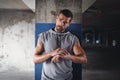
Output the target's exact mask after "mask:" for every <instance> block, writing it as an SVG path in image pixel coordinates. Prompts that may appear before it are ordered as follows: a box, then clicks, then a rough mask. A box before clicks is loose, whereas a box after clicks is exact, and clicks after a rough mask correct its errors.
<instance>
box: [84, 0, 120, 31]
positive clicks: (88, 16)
mask: <svg viewBox="0 0 120 80" xmlns="http://www.w3.org/2000/svg"><path fill="white" fill-rule="evenodd" d="M119 5H120V0H96V2H95V3H94V4H93V5H92V6H91V7H89V8H88V9H87V10H86V11H85V12H84V13H83V28H84V30H86V29H95V30H101V31H103V30H105V31H106V30H109V31H110V30H119V31H120V29H118V28H119V26H120V22H119V21H120V6H119Z"/></svg>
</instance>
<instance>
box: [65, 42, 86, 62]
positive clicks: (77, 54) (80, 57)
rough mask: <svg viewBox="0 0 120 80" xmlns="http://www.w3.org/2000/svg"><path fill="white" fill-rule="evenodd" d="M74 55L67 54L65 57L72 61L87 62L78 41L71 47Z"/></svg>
mask: <svg viewBox="0 0 120 80" xmlns="http://www.w3.org/2000/svg"><path fill="white" fill-rule="evenodd" d="M73 52H74V55H67V58H68V59H70V60H71V61H72V62H74V63H80V64H83V63H87V57H86V53H85V51H84V50H83V49H82V47H81V46H80V42H79V41H77V42H76V43H75V45H74V47H73Z"/></svg>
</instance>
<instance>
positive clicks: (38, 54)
mask: <svg viewBox="0 0 120 80" xmlns="http://www.w3.org/2000/svg"><path fill="white" fill-rule="evenodd" d="M43 50H44V46H43V44H42V41H41V39H39V41H38V43H37V46H36V48H35V53H34V63H35V64H38V63H42V62H44V61H46V60H48V59H49V58H51V57H54V56H56V55H59V54H63V55H64V53H59V50H60V48H57V49H56V50H53V51H51V52H48V53H45V54H42V52H43Z"/></svg>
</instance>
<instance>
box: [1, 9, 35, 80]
mask: <svg viewBox="0 0 120 80" xmlns="http://www.w3.org/2000/svg"><path fill="white" fill-rule="evenodd" d="M34 30H35V13H33V12H32V11H31V10H12V9H9V10H7V9H0V80H34V64H33V62H32V60H33V59H32V55H33V52H34Z"/></svg>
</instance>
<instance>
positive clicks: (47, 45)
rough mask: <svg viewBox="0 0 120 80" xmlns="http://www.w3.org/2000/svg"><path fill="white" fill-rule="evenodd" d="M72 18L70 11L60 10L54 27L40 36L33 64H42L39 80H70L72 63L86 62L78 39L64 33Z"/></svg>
mask: <svg viewBox="0 0 120 80" xmlns="http://www.w3.org/2000/svg"><path fill="white" fill-rule="evenodd" d="M72 18H73V14H72V12H71V11H70V10H68V9H64V10H61V11H60V12H59V14H58V15H57V16H56V25H55V27H54V28H53V29H50V30H48V31H46V32H43V33H41V34H40V36H39V39H38V43H37V46H36V48H35V54H34V63H35V64H38V63H43V68H42V79H41V80H72V62H74V63H79V64H82V63H86V62H87V58H86V54H85V52H84V50H83V49H82V48H81V46H80V42H79V40H78V38H77V37H76V36H75V35H73V34H71V33H70V32H69V31H66V29H67V28H68V27H69V25H70V24H71V21H72Z"/></svg>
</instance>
